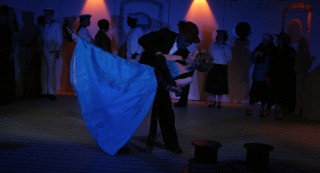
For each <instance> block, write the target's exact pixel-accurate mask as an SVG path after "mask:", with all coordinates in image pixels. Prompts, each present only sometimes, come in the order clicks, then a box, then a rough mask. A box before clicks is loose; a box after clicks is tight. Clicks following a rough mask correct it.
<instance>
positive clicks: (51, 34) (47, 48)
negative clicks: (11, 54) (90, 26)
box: [41, 9, 62, 100]
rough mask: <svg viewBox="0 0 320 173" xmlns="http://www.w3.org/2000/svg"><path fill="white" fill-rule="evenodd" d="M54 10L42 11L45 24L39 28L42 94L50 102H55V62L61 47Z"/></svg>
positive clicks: (60, 37) (59, 31)
mask: <svg viewBox="0 0 320 173" xmlns="http://www.w3.org/2000/svg"><path fill="white" fill-rule="evenodd" d="M53 15H54V10H53V9H44V18H45V24H44V25H42V27H41V33H42V34H41V35H42V40H43V43H42V44H43V46H42V47H43V61H42V63H41V64H42V65H41V71H42V72H41V89H42V94H43V95H44V96H45V97H48V98H49V99H51V100H56V99H57V97H56V96H55V92H56V91H55V89H56V88H55V86H56V81H55V80H56V77H55V72H56V61H57V59H58V58H59V57H60V50H61V47H62V29H61V26H60V24H59V23H58V22H56V21H54V20H53Z"/></svg>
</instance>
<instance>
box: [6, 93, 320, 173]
mask: <svg viewBox="0 0 320 173" xmlns="http://www.w3.org/2000/svg"><path fill="white" fill-rule="evenodd" d="M175 101H176V100H173V102H175ZM222 106H223V107H222V108H221V109H217V108H209V107H207V103H206V102H199V101H189V106H188V107H185V108H174V111H175V114H176V128H177V132H178V137H179V142H180V145H181V148H182V150H183V153H182V154H180V155H177V154H174V153H171V152H169V151H168V150H166V149H165V148H164V146H163V142H162V139H161V133H160V130H159V131H158V138H157V143H156V146H155V148H154V150H153V152H152V153H148V152H146V151H145V141H146V137H147V135H148V129H149V122H150V115H148V116H147V117H146V119H145V120H144V122H143V123H142V124H141V126H140V127H139V128H138V129H137V131H136V133H135V134H134V135H133V137H132V140H131V142H130V148H131V152H130V153H129V154H117V155H116V156H109V155H108V154H106V153H104V152H103V151H102V150H101V149H100V148H99V147H98V146H97V145H96V143H95V141H94V140H93V139H92V137H91V136H90V134H89V132H88V130H87V128H86V125H85V124H84V121H83V119H82V116H81V110H80V106H79V103H78V101H77V99H76V97H74V96H59V97H58V100H57V101H51V100H48V99H44V98H33V99H24V100H20V101H17V102H15V103H12V104H9V105H5V106H0V172H1V173H80V172H81V173H113V172H121V173H129V172H148V173H169V172H171V173H183V172H188V165H189V164H188V162H189V160H190V159H192V158H194V146H193V145H192V144H191V141H193V140H198V139H204V140H213V141H218V142H220V143H221V144H222V147H220V148H219V149H218V154H217V159H218V162H219V164H223V163H225V164H224V165H229V168H226V169H224V170H225V171H224V170H222V169H221V170H220V171H216V172H227V169H229V172H230V169H233V170H234V171H231V172H248V171H247V170H246V169H245V166H244V163H245V161H246V154H247V153H246V152H247V150H246V148H244V144H245V143H252V142H254V143H264V144H269V145H271V146H273V147H274V150H273V151H271V152H270V159H269V168H270V171H269V172H270V173H285V172H290V173H298V172H299V173H301V172H303V173H319V172H320V165H319V162H320V122H317V121H313V120H308V119H305V118H304V117H301V116H299V115H288V116H287V117H286V118H285V119H283V120H280V121H279V120H275V118H274V117H275V115H274V113H273V114H271V115H270V116H269V117H266V118H261V117H259V114H258V113H259V108H258V107H255V109H254V113H253V114H252V115H251V116H247V115H245V112H246V105H242V104H230V103H226V104H223V105H222ZM231 167H232V168H231Z"/></svg>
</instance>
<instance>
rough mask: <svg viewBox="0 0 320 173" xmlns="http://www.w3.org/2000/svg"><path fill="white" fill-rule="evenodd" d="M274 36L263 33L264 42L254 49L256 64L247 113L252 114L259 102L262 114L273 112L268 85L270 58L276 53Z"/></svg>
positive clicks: (253, 60)
mask: <svg viewBox="0 0 320 173" xmlns="http://www.w3.org/2000/svg"><path fill="white" fill-rule="evenodd" d="M273 40H274V37H273V36H272V34H269V33H265V34H263V38H262V42H261V43H259V45H258V46H257V47H256V48H255V49H254V51H253V53H252V56H251V58H250V61H251V63H252V64H253V65H254V68H253V73H252V84H251V88H250V91H249V96H250V100H249V107H248V109H247V113H246V114H247V115H251V114H252V111H253V107H254V105H255V104H256V103H257V102H259V101H260V102H261V104H260V116H261V117H266V116H268V115H269V114H270V112H271V106H272V103H271V102H270V101H271V100H270V96H271V89H270V87H269V86H268V85H267V77H266V76H267V71H268V68H269V62H270V59H272V58H273V56H274V55H275V53H276V46H275V44H274V43H273ZM266 106H267V107H266Z"/></svg>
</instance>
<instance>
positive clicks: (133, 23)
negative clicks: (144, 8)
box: [126, 12, 150, 62]
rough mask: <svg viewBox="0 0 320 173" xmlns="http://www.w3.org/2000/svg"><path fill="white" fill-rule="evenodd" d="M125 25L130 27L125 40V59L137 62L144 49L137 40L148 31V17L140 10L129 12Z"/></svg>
mask: <svg viewBox="0 0 320 173" xmlns="http://www.w3.org/2000/svg"><path fill="white" fill-rule="evenodd" d="M127 25H128V26H129V27H130V30H129V32H128V34H127V40H126V41H127V42H126V59H127V60H129V61H135V62H139V60H140V57H141V54H142V52H143V50H144V49H143V48H142V47H141V45H140V44H139V43H138V40H139V38H140V37H141V36H142V35H144V34H146V33H148V32H149V29H150V18H149V16H148V15H147V14H145V13H142V12H138V13H129V14H128V17H127Z"/></svg>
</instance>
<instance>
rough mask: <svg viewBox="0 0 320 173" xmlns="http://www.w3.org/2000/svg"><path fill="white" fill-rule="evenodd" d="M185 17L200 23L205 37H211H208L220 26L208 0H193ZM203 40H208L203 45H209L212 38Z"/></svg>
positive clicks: (200, 28) (199, 25)
mask: <svg viewBox="0 0 320 173" xmlns="http://www.w3.org/2000/svg"><path fill="white" fill-rule="evenodd" d="M185 19H186V20H188V21H192V22H194V23H195V24H197V25H198V27H199V30H200V32H202V37H203V38H204V39H209V38H206V37H208V36H210V37H211V35H210V33H212V32H214V31H215V30H216V29H218V27H219V26H218V24H217V21H216V19H215V16H214V15H213V12H212V11H211V9H210V5H209V4H208V2H207V1H206V0H193V2H192V4H191V6H190V8H189V10H188V12H187V15H186V17H185ZM200 34H201V33H200ZM203 41H204V42H206V43H204V44H205V45H203V47H208V44H209V43H210V41H211V40H203Z"/></svg>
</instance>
